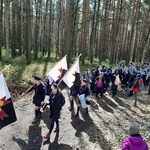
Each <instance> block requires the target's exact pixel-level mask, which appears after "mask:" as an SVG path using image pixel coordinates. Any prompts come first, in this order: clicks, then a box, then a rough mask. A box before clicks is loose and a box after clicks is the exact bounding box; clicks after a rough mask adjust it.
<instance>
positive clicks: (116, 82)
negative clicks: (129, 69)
mask: <svg viewBox="0 0 150 150" xmlns="http://www.w3.org/2000/svg"><path fill="white" fill-rule="evenodd" d="M120 83H121V81H120V78H119V76H116V79H115V85H119V84H120Z"/></svg>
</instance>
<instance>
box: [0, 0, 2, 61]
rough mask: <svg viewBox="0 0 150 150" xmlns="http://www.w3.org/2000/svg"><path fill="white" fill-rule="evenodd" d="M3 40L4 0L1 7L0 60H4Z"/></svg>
mask: <svg viewBox="0 0 150 150" xmlns="http://www.w3.org/2000/svg"><path fill="white" fill-rule="evenodd" d="M2 38H3V0H1V5H0V60H2Z"/></svg>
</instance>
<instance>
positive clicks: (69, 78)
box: [62, 59, 80, 88]
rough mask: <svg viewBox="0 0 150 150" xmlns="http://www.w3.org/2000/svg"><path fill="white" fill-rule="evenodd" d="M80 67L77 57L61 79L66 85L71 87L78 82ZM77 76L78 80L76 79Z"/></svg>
mask: <svg viewBox="0 0 150 150" xmlns="http://www.w3.org/2000/svg"><path fill="white" fill-rule="evenodd" d="M79 76H80V67H79V59H77V60H76V62H75V64H74V65H73V66H72V67H71V69H70V70H68V72H67V73H66V74H65V76H64V77H63V79H62V80H63V81H64V82H65V83H66V85H67V86H68V87H69V88H71V87H72V86H73V85H74V84H76V82H77V84H80V78H79ZM76 78H78V79H79V80H76Z"/></svg>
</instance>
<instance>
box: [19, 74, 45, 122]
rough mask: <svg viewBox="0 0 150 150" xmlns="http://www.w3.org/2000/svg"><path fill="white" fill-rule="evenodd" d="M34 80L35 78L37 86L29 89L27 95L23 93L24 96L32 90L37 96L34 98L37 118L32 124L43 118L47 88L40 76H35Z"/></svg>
mask: <svg viewBox="0 0 150 150" xmlns="http://www.w3.org/2000/svg"><path fill="white" fill-rule="evenodd" d="M33 78H34V83H35V85H34V86H33V87H32V88H31V89H29V90H28V91H27V92H26V93H23V94H22V96H23V95H25V94H27V93H29V92H31V91H32V90H34V91H35V94H34V96H33V104H34V105H35V108H34V109H35V117H34V120H33V121H32V123H36V122H37V121H38V120H39V119H40V117H41V112H40V108H41V106H42V105H43V104H44V99H45V86H44V85H43V83H42V82H41V78H40V77H39V76H37V75H35V76H34V77H33Z"/></svg>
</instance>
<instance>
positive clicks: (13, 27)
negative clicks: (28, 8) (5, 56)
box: [11, 0, 17, 58]
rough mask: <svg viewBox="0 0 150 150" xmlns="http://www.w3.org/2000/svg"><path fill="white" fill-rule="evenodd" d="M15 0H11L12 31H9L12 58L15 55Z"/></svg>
mask: <svg viewBox="0 0 150 150" xmlns="http://www.w3.org/2000/svg"><path fill="white" fill-rule="evenodd" d="M16 6H17V1H16V0H12V31H11V51H12V58H14V57H16V25H17V24H16V14H17V11H16V10H17V7H16Z"/></svg>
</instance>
